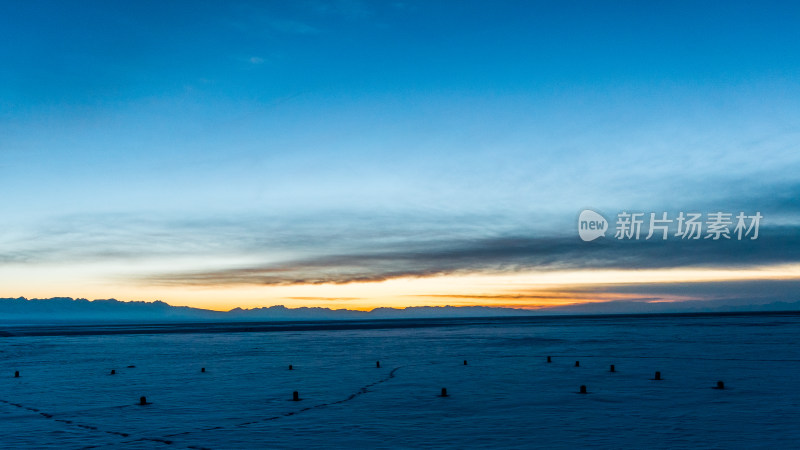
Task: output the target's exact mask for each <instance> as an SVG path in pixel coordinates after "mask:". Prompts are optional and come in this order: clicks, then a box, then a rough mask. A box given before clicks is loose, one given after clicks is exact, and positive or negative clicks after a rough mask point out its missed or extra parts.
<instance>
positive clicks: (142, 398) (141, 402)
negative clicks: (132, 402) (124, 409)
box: [139, 396, 147, 405]
mask: <svg viewBox="0 0 800 450" xmlns="http://www.w3.org/2000/svg"><path fill="white" fill-rule="evenodd" d="M139 404H140V405H146V404H147V397H144V396H143V397H139Z"/></svg>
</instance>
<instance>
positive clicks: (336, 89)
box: [0, 1, 800, 308]
mask: <svg viewBox="0 0 800 450" xmlns="http://www.w3.org/2000/svg"><path fill="white" fill-rule="evenodd" d="M3 10H4V11H3V14H2V15H0V42H3V43H2V44H0V60H1V61H2V64H0V187H2V190H3V192H5V193H6V195H5V196H4V197H3V201H2V202H0V214H2V215H3V217H5V218H6V225H5V227H4V230H3V232H2V233H0V245H2V247H0V279H3V284H4V285H5V286H6V289H7V290H8V291H7V292H3V293H0V295H5V296H18V295H22V296H28V297H33V296H48V295H71V296H75V297H78V296H83V297H90V298H95V297H118V298H123V299H146V300H151V299H155V298H161V299H165V300H167V301H170V302H172V303H178V304H193V305H200V306H213V307H216V308H224V307H227V306H231V307H233V306H237V305H250V306H255V305H266V306H268V305H270V304H276V303H286V304H292V302H291V301H286V299H289V300H291V298H290V297H293V296H306V295H305V294H302V295H301V294H297V295H295V294H293V293H292V292H289V291H286V290H283V291H279V290H277V289H275V288H274V287H273V286H272V284H273V283H272V281H275V280H277V284H297V285H299V286H298V288H297V289H301V290H304V289H315V291H314V294H313V295H311V297H313V296H314V295H318V296H319V297H320V298H321V299H322V298H324V299H326V300H325V301H322V302H321V303H320V304H324V305H326V306H328V305H330V304H332V303H331V302H330V301H329V300H327V299H330V298H334V297H341V298H344V297H347V298H357V299H358V301H354V302H350V303H348V302H339V303H335V304H337V305H339V304H340V305H342V306H347V307H349V306H354V307H362V308H364V307H368V306H379V305H383V304H390V305H400V304H404V303H403V302H404V301H406V300H407V299H408V297H403V298H399V299H398V298H397V297H393V296H392V295H394V294H389V293H387V292H389V291H391V292H395V290H397V289H399V288H398V287H397V286H394V285H391V286H390V284H391V283H388V284H387V283H383V282H381V281H375V280H399V281H398V282H401V281H403V280H405V279H406V278H408V277H409V276H411V277H412V279H420V278H431V277H433V278H435V279H436V280H438V281H439V282H441V283H440V285H438V287H437V288H436V292H435V295H436V296H439V295H447V292H449V290H448V289H451V287H452V289H453V290H455V291H459V292H460V293H461V294H463V292H462V291H463V290H465V289H468V288H470V289H471V288H472V287H474V286H475V285H473V284H469V283H466V284H465V282H464V281H463V280H461V279H459V278H458V277H456V278H453V279H450V278H448V276H449V275H454V274H458V275H468V276H477V275H487V276H494V275H514V274H516V276H517V277H523V278H521V279H522V281H523V282H524V280H525V278H524V277H527V276H546V272H547V271H548V270H553V267H556V268H559V269H570V270H572V269H577V268H580V269H581V270H593V269H596V270H600V269H606V268H609V267H611V268H614V269H620V270H623V269H635V268H639V267H647V268H675V267H695V268H696V267H701V268H702V267H715V268H718V267H731V268H737V270H739V269H741V268H743V267H746V268H749V269H752V270H757V269H759V268H767V267H773V266H775V265H792V264H796V263H797V262H798V261H797V257H796V256H794V255H796V254H798V253H796V252H793V251H792V250H795V249H798V247H792V245H794V244H795V242H794V241H795V240H796V239H795V236H797V233H796V231H797V220H798V211H799V210H800V208H798V206H799V205H800V204H799V203H798V200H797V199H798V193H800V180H798V177H797V175H796V174H797V173H800V152H798V143H800V86H798V84H797V81H796V80H798V79H800V30H799V29H798V27H797V26H796V24H797V23H800V9H799V8H797V7H796V6H795V5H793V4H791V3H788V2H773V3H769V2H768V3H759V4H754V3H743V2H491V3H490V2H429V1H425V2H413V1H410V2H360V1H308V2H304V1H297V2H7V3H6V4H4V5H3ZM587 207H588V208H594V209H597V210H599V211H603V212H606V213H610V214H611V215H613V214H615V213H616V212H617V211H621V210H638V211H646V212H650V211H656V212H657V211H670V212H676V211H680V210H687V211H688V210H693V211H701V212H710V211H716V210H725V211H730V212H734V213H735V212H738V211H740V210H744V211H747V212H749V213H753V212H755V211H756V210H760V211H761V212H762V214H764V216H765V223H764V224H763V226H764V230H767V231H765V232H764V234H763V236H764V240H763V241H758V243H757V244H758V246H756V247H753V246H752V245H755V244H752V245H751V246H750V247H747V248H745V247H742V246H739V247H735V246H730V245H727V244H726V245H721V246H717V247H709V248H707V247H706V246H695V247H694V248H693V247H686V248H684V247H680V248H678V249H677V250H676V251H673V252H670V254H671V255H675V254H680V253H682V252H689V254H694V253H693V252H696V253H697V254H698V255H697V257H696V258H694V259H691V260H687V259H686V258H669V257H667V258H664V257H661V256H659V255H657V254H654V252H656V253H657V252H659V251H661V248H660V247H654V246H650V247H631V248H628V247H625V248H624V252H623V253H622V254H624V257H622V256H613V257H612V256H610V255H607V254H603V256H602V258H601V257H595V256H592V255H594V254H593V253H591V252H594V251H599V250H597V249H596V248H595V247H586V246H583V247H581V246H580V244H582V243H580V241H577V238H576V230H575V220H576V218H577V214H578V212H579V211H580V210H581V209H583V208H587ZM769 230H772V232H768V231H769ZM553 242H559V243H564V244H563V245H565V246H566V247H562V246H561V244H559V245H557V246H555V247H551V245H552V243H553ZM730 244H733V243H730ZM687 245H688V244H687ZM573 247H574V248H573ZM476 249H477V250H476ZM487 249H488V250H487ZM609 251H610V252H611V254H613V255H619V254H620V253H619V252H618V251H617V250H613V249H612V250H609ZM587 254H588V255H589V256H587ZM453 255H457V257H454V256H453ZM587 260H590V261H595V262H594V263H592V264H587V263H586V262H585V261H587ZM600 260H603V261H606V262H602V263H601V262H597V261H600ZM608 261H611V262H608ZM792 267H794V266H792ZM266 269H269V275H268V276H267V277H266V278H265V277H262V275H264V270H266ZM793 270H796V269H790V270H789V272H788V275H786V274H784V275H783V276H784V277H793V276H797V277H800V272H796V271H793ZM242 273H246V274H250V275H252V274H254V273H255V274H257V276H255V277H253V276H250V275H248V276H247V277H244V279H243V277H241V274H242ZM275 273H278V274H279V275H275ZM287 273H288V275H285V276H284V275H280V274H287ZM781 273H783V272H781ZM740 275H741V274H740ZM621 276H622V278H621V279H620V280H621V281H622V282H628V281H630V282H632V279H631V280H627V281H626V279H625V278H624V276H623V275H621ZM745 276H749V275H746V274H745ZM281 277H283V278H281ZM253 278H255V279H253ZM517 279H519V278H517ZM198 280H200V281H198ZM270 280H272V281H270ZM330 280H336V282H337V283H345V284H351V285H352V284H358V283H359V282H361V281H369V283H368V284H370V286H369V287H364V289H365V291H364V292H361V291H359V292H358V293H356V294H353V293H352V292H350V291H346V290H344V289H346V287H342V286H339V285H330V284H329V283H328V281H330ZM429 281H431V280H426V281H424V282H425V283H427V282H429ZM674 281H676V282H677V281H680V280H674ZM703 281H707V280H703ZM320 283H321V284H322V286H319V284H320ZM764 283H767V284H768V281H764ZM198 284H199V285H200V287H198ZM304 285H308V286H304ZM381 285H383V286H384V287H383V288H381V287H380V286H381ZM765 285H766V284H765ZM356 287H357V286H356ZM356 287H353V286H351V288H353V289H356ZM326 289H327V291H326ZM381 289H384V290H383V291H381ZM430 289H433V288H432V287H431V286H428V285H425V286H423V287H420V288H419V289H418V290H417V289H416V288H415V289H410V290H409V292H411V291H413V294H412V293H409V294H408V295H409V296H410V295H414V296H417V297H415V299H416V298H421V300H415V301H421V302H423V303H425V302H427V303H425V304H428V303H431V302H433V301H434V300H435V301H436V302H440V300H438V299H439V297H436V296H434V292H433V291H429V290H430ZM475 289H482V290H485V291H487V292H488V291H492V292H494V290H496V289H497V286H496V285H495V284H492V285H482V284H481V285H480V287H478V288H475ZM559 289H562V290H563V289H567V288H565V287H564V286H561V287H560V288H559ZM647 289H648V290H652V289H653V288H652V286H648V288H647ZM340 290H341V292H339V291H340ZM356 290H357V289H356ZM721 290H722V288H721ZM599 291H603V292H606V291H607V289H605V288H603V289H599V290H598V292H599ZM304 292H305V291H304ZM319 292H331V293H330V294H325V295H323V294H320V293H319ZM426 292H431V296H430V297H428V298H425V297H424V296H425V293H426ZM703 292H706V291H705V290H704V291H703ZM481 293H485V292H480V293H479V292H475V294H476V295H478V294H481ZM626 293H627V292H626ZM461 294H459V295H461ZM398 295H399V294H398ZM698 295H699V294H698ZM703 295H706V294H703ZM390 297H391V298H390ZM704 298H705V297H704ZM781 298H783V297H781ZM214 299H216V300H214ZM403 299H406V300H403ZM409 301H410V300H409Z"/></svg>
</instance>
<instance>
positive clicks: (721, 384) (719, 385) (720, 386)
mask: <svg viewBox="0 0 800 450" xmlns="http://www.w3.org/2000/svg"><path fill="white" fill-rule="evenodd" d="M715 389H725V382H724V381H717V387H716V388H715Z"/></svg>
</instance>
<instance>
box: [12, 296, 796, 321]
mask: <svg viewBox="0 0 800 450" xmlns="http://www.w3.org/2000/svg"><path fill="white" fill-rule="evenodd" d="M736 311H800V302H773V303H762V304H755V305H754V304H749V303H746V302H745V301H740V302H732V301H730V300H709V301H688V302H673V303H669V302H661V303H647V302H635V301H609V302H597V303H584V304H574V305H566V306H559V307H550V308H541V309H516V308H500V307H489V306H413V307H407V308H376V309H373V310H372V311H356V310H349V309H330V308H318V307H311V308H309V307H301V308H287V307H285V306H281V305H278V306H270V307H263V308H253V309H242V308H234V309H232V310H230V311H212V310H207V309H200V308H191V307H188V306H171V305H169V304H167V303H165V302H162V301H159V300H156V301H153V302H142V301H131V302H124V301H119V300H115V299H108V300H86V299H72V298H69V297H56V298H49V299H30V300H28V299H26V298H24V297H20V298H0V323H16V324H24V323H56V322H86V323H92V322H204V321H272V320H275V321H281V320H287V321H288V320H359V319H362V320H374V319H421V318H458V317H501V316H524V315H554V314H643V313H645V314H646V313H684V312H688V313H693V312H736Z"/></svg>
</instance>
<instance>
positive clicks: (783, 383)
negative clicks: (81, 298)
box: [0, 315, 800, 449]
mask: <svg viewBox="0 0 800 450" xmlns="http://www.w3.org/2000/svg"><path fill="white" fill-rule="evenodd" d="M799 342H800V315H748V316H713V317H712V316H691V317H687V316H679V317H673V316H651V317H605V318H598V317H584V318H557V317H555V318H530V319H518V318H517V319H513V320H503V319H489V320H485V321H475V320H472V321H463V322H459V321H453V322H452V323H450V324H448V325H447V326H441V327H421V328H390V329H371V330H363V329H352V330H316V331H281V332H236V333H209V334H202V333H194V334H115V335H79V336H15V337H1V338H0V447H2V448H164V449H170V448H213V449H232V448H274V447H279V448H280V447H298V448H300V447H302V448H308V447H350V448H375V447H378V448H381V447H383V448H386V447H427V448H438V447H452V448H464V447H471V448H474V447H501V448H531V447H541V448H576V447H587V446H597V447H607V448H796V447H797V446H798V445H800V444H798V443H800V346H799V345H798V343H799ZM548 355H550V356H552V358H553V362H552V363H550V364H548V363H547V362H546V357H547V356H548ZM378 360H380V363H381V367H380V368H376V361H378ZM464 360H467V361H468V364H467V365H464V364H463V361H464ZM576 360H579V361H580V367H575V361H576ZM289 364H292V365H293V366H294V370H291V371H290V370H288V366H289ZM610 364H614V365H615V366H616V370H617V371H616V373H610V372H609V365H610ZM128 366H135V367H128ZM202 367H205V368H206V372H205V373H202V372H201V368H202ZM112 369H114V370H115V371H116V374H115V375H110V371H111V370H112ZM17 370H18V371H20V377H19V378H15V377H14V371H17ZM655 371H660V372H661V374H662V378H663V380H661V381H655V380H652V378H653V377H654V373H655ZM717 380H723V381H724V382H725V387H726V388H725V389H724V390H717V389H712V387H713V386H715V385H716V382H717ZM580 385H586V386H587V388H588V392H589V393H588V394H586V395H581V394H579V393H578V390H579V386H580ZM442 387H446V388H447V391H448V393H449V397H446V398H443V397H439V393H440V391H441V388H442ZM293 391H299V394H300V397H301V399H302V400H301V401H299V402H293V401H291V399H292V392H293ZM141 396H146V397H147V401H148V402H150V404H148V405H145V406H140V405H138V402H139V397H141Z"/></svg>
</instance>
